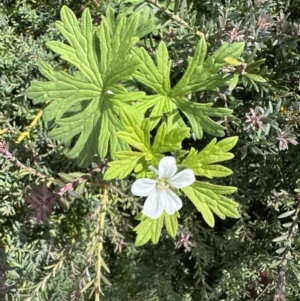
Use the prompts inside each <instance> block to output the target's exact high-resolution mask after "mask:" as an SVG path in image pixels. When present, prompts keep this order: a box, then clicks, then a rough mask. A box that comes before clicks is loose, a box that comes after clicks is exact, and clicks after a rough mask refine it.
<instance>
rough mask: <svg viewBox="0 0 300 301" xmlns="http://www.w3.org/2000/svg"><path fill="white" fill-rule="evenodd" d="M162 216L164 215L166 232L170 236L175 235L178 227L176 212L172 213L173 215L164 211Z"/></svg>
mask: <svg viewBox="0 0 300 301" xmlns="http://www.w3.org/2000/svg"><path fill="white" fill-rule="evenodd" d="M164 216H165V224H166V229H167V232H168V233H169V235H170V236H171V237H175V236H176V234H177V228H178V220H177V216H176V213H174V214H173V215H169V214H167V213H165V214H164Z"/></svg>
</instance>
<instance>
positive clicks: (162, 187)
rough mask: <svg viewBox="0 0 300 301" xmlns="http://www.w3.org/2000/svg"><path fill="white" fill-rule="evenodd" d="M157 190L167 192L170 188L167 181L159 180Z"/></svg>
mask: <svg viewBox="0 0 300 301" xmlns="http://www.w3.org/2000/svg"><path fill="white" fill-rule="evenodd" d="M157 188H158V190H159V191H164V190H167V189H168V188H169V184H168V182H167V181H166V179H164V178H162V179H158V180H157Z"/></svg>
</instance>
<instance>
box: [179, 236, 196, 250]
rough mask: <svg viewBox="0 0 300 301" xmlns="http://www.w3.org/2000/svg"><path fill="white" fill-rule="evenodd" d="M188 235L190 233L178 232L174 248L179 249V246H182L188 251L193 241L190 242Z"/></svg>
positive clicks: (192, 245)
mask: <svg viewBox="0 0 300 301" xmlns="http://www.w3.org/2000/svg"><path fill="white" fill-rule="evenodd" d="M190 236H191V233H188V234H186V235H185V234H183V233H180V234H179V235H178V241H177V242H176V244H175V248H176V249H179V248H180V247H182V246H183V247H184V252H187V251H190V250H191V247H194V246H195V245H194V243H192V242H191V241H190Z"/></svg>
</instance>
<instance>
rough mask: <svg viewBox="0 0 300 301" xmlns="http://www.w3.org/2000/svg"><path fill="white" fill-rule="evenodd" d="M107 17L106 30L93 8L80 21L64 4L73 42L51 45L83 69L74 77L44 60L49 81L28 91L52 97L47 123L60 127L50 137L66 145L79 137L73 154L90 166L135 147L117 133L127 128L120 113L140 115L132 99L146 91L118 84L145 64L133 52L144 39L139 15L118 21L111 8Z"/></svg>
mask: <svg viewBox="0 0 300 301" xmlns="http://www.w3.org/2000/svg"><path fill="white" fill-rule="evenodd" d="M106 15H107V17H104V16H103V17H102V21H101V25H100V28H99V29H98V30H94V28H93V25H92V19H91V16H90V13H89V10H88V9H86V10H84V12H83V13H82V16H81V21H80V23H79V22H78V21H77V18H76V16H75V15H74V13H73V12H72V11H71V10H70V9H68V8H67V7H66V6H64V7H63V8H62V9H61V21H59V22H57V23H56V25H57V28H58V29H59V31H60V32H61V33H62V35H63V36H64V37H65V39H66V40H67V41H68V43H69V45H67V44H64V43H61V42H54V41H52V42H48V43H47V45H48V46H49V47H50V48H51V49H52V50H53V51H55V52H57V53H58V54H60V55H61V58H62V59H64V60H66V61H67V62H69V63H70V64H71V65H73V66H75V67H76V68H77V71H76V72H74V74H73V75H70V74H69V73H68V72H65V71H59V70H57V69H56V68H53V67H51V66H50V65H49V64H47V63H45V62H43V61H40V62H39V70H40V72H41V73H42V74H43V75H44V76H45V77H46V78H47V79H48V80H49V81H46V82H40V81H33V82H32V85H31V86H30V87H29V88H28V89H27V92H26V94H27V96H28V97H29V98H32V99H33V100H34V103H40V102H46V101H48V100H51V103H50V104H49V105H48V106H47V108H46V109H45V113H44V119H45V120H46V121H50V120H55V124H56V127H55V128H54V129H53V130H52V131H51V132H50V136H51V137H52V138H54V139H60V140H62V142H64V143H66V144H68V143H69V142H70V141H71V140H72V139H73V138H75V139H76V142H75V144H74V146H73V148H72V149H71V151H70V152H69V153H68V156H69V158H77V162H78V164H79V165H81V166H83V167H85V166H88V165H89V164H90V162H91V160H92V157H93V156H94V155H95V154H98V155H99V156H100V157H101V158H104V157H105V156H106V155H107V153H108V152H109V151H110V155H111V156H112V158H114V157H115V154H116V152H117V151H126V150H129V146H128V144H127V143H126V142H125V141H124V140H121V139H120V138H118V137H117V135H116V134H117V132H118V131H120V130H123V126H122V124H121V122H120V120H119V118H118V116H119V114H121V113H122V112H130V113H131V114H132V115H134V116H136V118H138V116H139V115H138V113H137V111H136V110H135V108H133V107H132V106H131V105H130V104H128V102H130V101H135V100H136V99H139V98H140V97H141V95H144V93H141V92H136V93H135V92H131V93H130V94H127V90H126V89H125V88H121V89H120V88H118V87H117V86H118V85H119V83H120V82H121V81H122V80H126V79H129V78H130V77H131V75H132V74H133V72H135V71H136V69H137V68H138V65H139V63H138V62H136V61H135V60H134V59H133V58H132V56H131V54H130V50H131V48H132V47H133V46H134V45H135V43H136V42H137V41H138V37H137V36H136V34H135V32H136V29H137V26H138V23H139V17H138V15H137V14H132V15H131V16H130V17H129V18H125V17H124V16H118V17H117V19H116V20H115V19H114V16H113V15H114V14H113V11H112V9H111V8H108V9H107V11H106ZM139 118H141V116H140V117H139ZM109 148H110V149H109Z"/></svg>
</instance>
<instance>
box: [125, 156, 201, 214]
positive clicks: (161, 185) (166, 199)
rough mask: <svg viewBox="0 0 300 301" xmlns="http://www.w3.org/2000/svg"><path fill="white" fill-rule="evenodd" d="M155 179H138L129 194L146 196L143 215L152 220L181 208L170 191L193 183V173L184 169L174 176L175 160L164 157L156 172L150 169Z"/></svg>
mask: <svg viewBox="0 0 300 301" xmlns="http://www.w3.org/2000/svg"><path fill="white" fill-rule="evenodd" d="M149 169H151V170H152V171H153V172H154V173H155V174H156V175H157V179H156V180H154V179H138V180H136V181H135V182H134V183H133V185H132V188H131V192H132V193H133V194H134V195H138V196H147V199H146V202H145V204H144V209H143V214H144V215H145V216H148V217H150V218H153V219H157V218H159V217H160V216H161V215H162V213H163V212H164V211H166V213H167V214H170V215H172V214H174V213H175V212H176V211H177V210H179V209H180V208H181V207H182V201H181V199H180V198H179V197H178V196H177V195H176V194H175V193H174V192H173V191H172V190H171V189H170V187H173V188H185V187H188V186H190V185H191V184H193V183H194V181H195V175H194V172H193V171H192V170H191V169H185V170H183V171H181V172H179V173H178V174H176V171H177V166H176V161H175V158H173V157H164V158H162V159H161V160H160V162H159V166H158V170H157V169H156V168H154V167H152V166H151V167H150V168H149Z"/></svg>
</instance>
